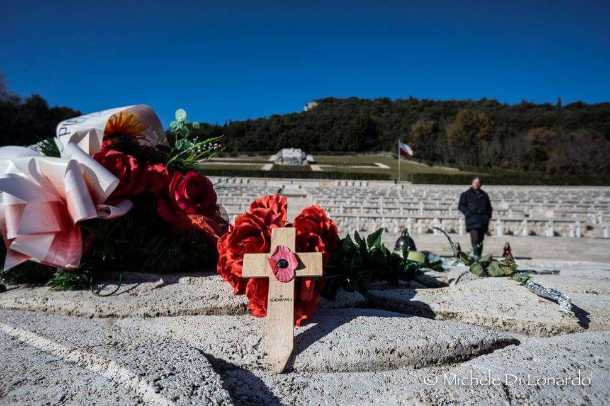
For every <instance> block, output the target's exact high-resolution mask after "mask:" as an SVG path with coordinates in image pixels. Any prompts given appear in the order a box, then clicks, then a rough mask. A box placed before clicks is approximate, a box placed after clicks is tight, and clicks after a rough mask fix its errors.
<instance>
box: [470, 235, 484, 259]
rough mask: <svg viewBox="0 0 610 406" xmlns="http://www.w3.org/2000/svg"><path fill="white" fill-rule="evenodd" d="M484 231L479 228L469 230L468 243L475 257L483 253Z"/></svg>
mask: <svg viewBox="0 0 610 406" xmlns="http://www.w3.org/2000/svg"><path fill="white" fill-rule="evenodd" d="M484 239H485V232H484V231H483V230H482V229H480V228H475V229H472V230H470V244H472V253H473V254H474V255H476V256H477V257H481V254H483V240H484Z"/></svg>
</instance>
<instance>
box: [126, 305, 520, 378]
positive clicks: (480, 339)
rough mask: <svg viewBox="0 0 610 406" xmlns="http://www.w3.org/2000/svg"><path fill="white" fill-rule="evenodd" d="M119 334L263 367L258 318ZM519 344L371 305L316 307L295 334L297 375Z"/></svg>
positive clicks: (179, 320)
mask: <svg viewBox="0 0 610 406" xmlns="http://www.w3.org/2000/svg"><path fill="white" fill-rule="evenodd" d="M117 325H119V326H121V327H122V328H124V329H125V331H127V332H129V331H132V330H134V331H136V332H150V333H155V334H159V335H162V336H171V337H175V338H177V339H180V340H184V341H186V342H188V343H189V344H190V345H192V346H194V347H197V348H199V349H201V351H203V352H205V353H210V354H214V356H215V357H217V358H220V359H222V360H223V361H224V362H226V363H227V364H229V365H235V366H236V367H239V368H245V369H248V370H257V369H262V370H266V369H267V367H268V366H267V364H266V361H265V359H266V358H265V354H264V352H263V348H262V345H261V342H262V327H263V320H262V319H256V318H253V317H250V316H202V317H172V318H156V319H123V320H119V321H117ZM514 344H518V341H517V340H516V339H515V338H514V337H513V336H511V335H509V334H505V333H497V332H494V331H491V330H489V329H485V328H481V327H477V326H471V325H466V324H462V323H457V322H451V321H446V322H441V321H435V320H429V319H425V318H420V317H411V316H405V315H402V314H398V313H393V312H386V311H382V310H373V309H343V310H328V311H320V312H319V313H318V314H317V315H316V316H315V318H314V322H313V323H311V324H309V325H307V326H305V327H302V328H297V329H296V331H295V347H294V353H293V355H294V359H293V360H291V362H289V366H288V370H293V371H300V372H304V371H305V372H350V371H351V372H353V371H377V370H386V369H395V368H401V367H414V368H419V367H423V366H426V365H433V364H446V363H452V362H457V361H462V360H465V359H470V358H472V357H475V356H477V355H480V354H483V353H487V352H490V351H494V350H495V349H497V348H502V347H505V346H508V345H514Z"/></svg>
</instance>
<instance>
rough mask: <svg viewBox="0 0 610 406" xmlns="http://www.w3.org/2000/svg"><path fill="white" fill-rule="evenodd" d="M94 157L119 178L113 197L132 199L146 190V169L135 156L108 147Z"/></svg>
mask: <svg viewBox="0 0 610 406" xmlns="http://www.w3.org/2000/svg"><path fill="white" fill-rule="evenodd" d="M93 158H94V159H95V160H96V161H98V162H99V163H100V164H102V165H103V166H104V168H106V169H108V170H109V171H110V172H112V173H113V174H114V175H115V176H116V177H117V178H119V185H118V186H117V187H116V189H114V191H113V192H112V195H111V197H112V198H115V199H131V198H133V197H134V196H136V195H139V194H140V193H142V192H144V188H145V183H144V171H143V170H142V167H141V166H140V164H139V162H138V160H137V159H136V158H135V157H134V156H132V155H128V154H124V153H122V152H119V151H116V150H114V149H107V150H102V151H100V152H98V153H96V154H95V155H93Z"/></svg>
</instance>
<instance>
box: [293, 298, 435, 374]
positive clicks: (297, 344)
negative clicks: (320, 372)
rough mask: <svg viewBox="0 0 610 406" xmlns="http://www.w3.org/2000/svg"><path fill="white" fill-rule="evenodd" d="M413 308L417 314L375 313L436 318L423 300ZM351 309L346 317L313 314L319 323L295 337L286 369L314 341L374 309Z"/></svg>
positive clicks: (389, 307)
mask: <svg viewBox="0 0 610 406" xmlns="http://www.w3.org/2000/svg"><path fill="white" fill-rule="evenodd" d="M409 294H410V296H409V297H408V298H412V297H413V296H414V294H415V291H412V290H410V291H409ZM378 309H380V310H384V311H390V312H394V313H396V310H395V309H394V308H392V307H391V306H388V307H387V308H386V307H384V306H380V307H378ZM413 309H417V314H412V313H409V314H384V313H381V312H380V313H379V314H375V316H377V317H391V318H406V317H412V316H421V317H426V318H434V317H433V315H434V313H433V312H432V309H431V308H430V307H429V306H428V305H427V304H426V303H423V302H419V301H416V302H413ZM350 310H351V314H350V315H349V316H344V317H332V316H333V315H332V313H323V314H320V313H316V314H315V315H314V316H313V320H312V322H313V323H317V324H316V325H314V326H311V327H310V328H309V329H307V330H305V331H303V332H301V333H300V334H298V335H297V336H295V338H294V351H293V353H292V356H291V357H290V360H289V361H288V364H287V365H286V371H292V370H293V369H294V362H295V359H296V357H297V356H298V355H299V354H301V353H302V352H303V351H305V350H306V349H307V348H308V347H309V346H311V345H312V344H313V343H315V342H317V341H319V340H321V339H322V338H324V337H325V336H327V335H329V334H330V333H331V332H333V331H334V330H336V329H337V328H339V327H341V326H342V325H345V324H348V323H350V322H351V321H352V320H354V319H355V318H357V317H359V316H370V315H371V311H374V310H373V309H371V308H370V307H368V308H367V307H354V308H352V309H350Z"/></svg>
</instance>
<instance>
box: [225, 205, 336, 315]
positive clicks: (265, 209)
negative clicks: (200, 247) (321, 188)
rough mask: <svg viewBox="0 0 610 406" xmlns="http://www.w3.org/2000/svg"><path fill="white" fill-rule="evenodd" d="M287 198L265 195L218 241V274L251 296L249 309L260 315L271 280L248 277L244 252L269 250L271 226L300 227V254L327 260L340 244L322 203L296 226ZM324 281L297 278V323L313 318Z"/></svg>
mask: <svg viewBox="0 0 610 406" xmlns="http://www.w3.org/2000/svg"><path fill="white" fill-rule="evenodd" d="M286 212H287V200H286V198H285V197H283V196H280V195H273V196H265V197H262V198H259V199H257V200H255V201H254V202H252V204H251V205H250V207H249V208H248V210H247V211H246V212H245V213H243V214H241V215H239V216H237V218H236V219H235V224H234V225H232V226H230V227H229V231H228V232H227V233H226V234H225V235H224V236H223V237H222V238H220V240H218V253H219V259H218V265H217V268H216V270H217V272H218V274H219V275H220V276H222V278H223V279H224V280H225V281H226V282H227V283H229V284H230V285H231V287H232V288H233V292H234V293H235V294H244V293H245V294H246V296H247V298H248V309H249V310H250V313H251V314H252V315H254V316H257V317H263V316H265V315H266V313H267V295H268V289H269V281H268V279H266V278H242V277H241V275H242V268H243V260H244V254H246V253H266V252H268V251H269V249H270V246H271V230H273V229H274V228H276V227H290V226H292V227H294V228H295V229H296V249H297V251H299V252H321V253H322V254H323V260H324V263H325V264H328V263H329V261H330V260H331V255H332V253H333V252H335V250H336V249H337V247H338V246H339V243H340V242H339V235H338V231H337V226H336V225H335V223H334V221H332V220H331V219H330V218H329V217H328V215H327V214H326V212H325V211H324V210H323V209H322V208H320V207H319V206H315V205H314V206H309V207H306V208H305V209H303V211H301V213H300V214H299V215H298V216H297V217H296V218H295V219H294V223H293V224H287V221H286ZM321 289H322V282H321V281H320V280H315V279H313V278H298V279H296V281H295V324H297V325H301V324H302V323H304V322H305V321H307V320H308V319H309V318H310V317H311V315H312V313H313V312H314V311H315V309H316V308H317V306H318V302H319V300H320V291H321Z"/></svg>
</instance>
